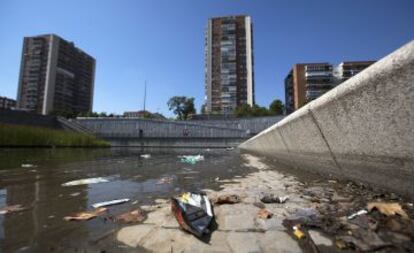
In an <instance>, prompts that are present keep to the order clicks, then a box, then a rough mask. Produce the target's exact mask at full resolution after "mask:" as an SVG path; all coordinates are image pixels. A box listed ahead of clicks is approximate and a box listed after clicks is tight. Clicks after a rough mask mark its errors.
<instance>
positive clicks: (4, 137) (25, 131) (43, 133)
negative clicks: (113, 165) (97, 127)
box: [0, 124, 109, 147]
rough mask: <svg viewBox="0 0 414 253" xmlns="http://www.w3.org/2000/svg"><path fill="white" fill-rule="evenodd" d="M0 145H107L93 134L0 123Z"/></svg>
mask: <svg viewBox="0 0 414 253" xmlns="http://www.w3.org/2000/svg"><path fill="white" fill-rule="evenodd" d="M0 146H7V147H13V146H17V147H108V146H109V144H108V143H107V142H106V141H103V140H99V139H97V138H96V137H95V136H92V135H87V134H80V133H71V132H66V131H63V130H54V129H49V128H42V127H34V126H22V125H9V124H0Z"/></svg>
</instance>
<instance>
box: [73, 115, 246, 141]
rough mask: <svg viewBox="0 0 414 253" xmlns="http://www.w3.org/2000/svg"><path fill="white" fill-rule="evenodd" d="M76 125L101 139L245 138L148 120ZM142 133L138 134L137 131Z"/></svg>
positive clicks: (221, 129) (213, 129)
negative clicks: (81, 126)
mask: <svg viewBox="0 0 414 253" xmlns="http://www.w3.org/2000/svg"><path fill="white" fill-rule="evenodd" d="M77 122H78V123H80V124H81V125H83V126H84V127H86V128H88V129H90V130H91V131H93V132H94V133H96V134H97V136H101V137H104V138H113V137H114V138H119V137H122V138H127V137H129V138H136V137H141V138H220V137H223V138H247V137H248V135H247V133H246V131H244V130H238V129H229V128H224V127H216V126H206V125H199V124H194V123H189V122H176V121H168V120H151V119H138V118H136V119H125V118H124V119H122V118H121V119H120V118H86V119H82V118H78V119H77ZM140 130H141V131H140Z"/></svg>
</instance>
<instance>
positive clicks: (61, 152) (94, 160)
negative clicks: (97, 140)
mask: <svg viewBox="0 0 414 253" xmlns="http://www.w3.org/2000/svg"><path fill="white" fill-rule="evenodd" d="M141 154H151V157H150V158H148V159H145V158H142V157H141V156H140V155H141ZM183 154H193V155H196V154H202V155H204V156H205V161H201V162H198V163H197V164H195V165H192V164H186V163H182V162H181V161H180V159H179V158H178V157H177V156H178V155H183ZM22 164H31V165H33V167H22ZM252 170H254V169H253V168H250V167H247V166H245V165H244V164H243V159H242V158H241V156H240V154H239V152H238V151H236V150H234V151H227V150H223V149H216V150H205V149H200V150H198V149H191V150H187V149H175V150H172V149H162V150H148V149H147V150H145V149H133V148H127V149H0V209H1V208H3V207H5V206H10V205H16V204H19V205H22V206H23V207H26V208H27V209H26V210H24V211H20V212H14V213H7V214H0V252H120V251H128V249H125V248H124V246H123V245H119V243H117V241H116V239H115V234H116V233H115V232H114V231H116V230H117V229H119V228H121V227H122V226H124V225H121V224H117V223H114V222H112V221H109V220H107V219H104V218H101V217H98V218H96V219H92V220H89V221H82V222H74V221H65V220H63V217H65V216H67V215H69V214H71V213H74V212H78V211H85V210H92V207H91V205H92V204H93V203H96V202H101V201H108V200H113V199H121V198H129V199H130V202H128V203H125V204H121V205H117V206H112V207H110V208H109V215H118V214H121V213H124V212H127V211H130V210H133V209H134V208H137V207H139V206H142V205H148V204H153V203H154V201H155V200H156V199H158V198H162V199H166V198H170V197H171V196H174V195H176V194H179V193H180V192H183V191H198V190H202V189H206V188H208V189H219V188H220V183H219V182H217V181H218V180H217V178H220V180H222V179H230V178H233V177H235V176H238V177H243V176H245V175H246V174H248V173H250V172H252ZM94 177H104V178H106V179H108V180H109V182H107V183H98V184H89V185H79V186H70V187H65V186H62V184H63V183H65V182H68V181H72V180H77V179H83V178H94ZM163 178H167V179H168V180H164V181H163ZM168 181H169V182H168ZM163 182H167V183H163Z"/></svg>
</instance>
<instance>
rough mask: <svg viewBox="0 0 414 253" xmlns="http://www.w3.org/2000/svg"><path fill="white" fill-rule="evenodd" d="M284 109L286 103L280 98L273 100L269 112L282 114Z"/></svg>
mask: <svg viewBox="0 0 414 253" xmlns="http://www.w3.org/2000/svg"><path fill="white" fill-rule="evenodd" d="M283 109H284V105H283V103H282V101H280V100H279V99H275V100H273V102H272V103H271V104H270V105H269V112H270V114H271V115H282V114H283Z"/></svg>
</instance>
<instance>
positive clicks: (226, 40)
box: [205, 16, 254, 114]
mask: <svg viewBox="0 0 414 253" xmlns="http://www.w3.org/2000/svg"><path fill="white" fill-rule="evenodd" d="M253 66H254V63H253V35H252V22H251V18H250V17H249V16H227V17H218V18H211V19H209V21H208V25H207V29H206V34H205V111H206V113H207V114H212V113H214V114H232V113H233V111H234V110H235V109H236V107H237V106H239V105H242V104H248V105H251V106H253V104H254V72H253Z"/></svg>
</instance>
